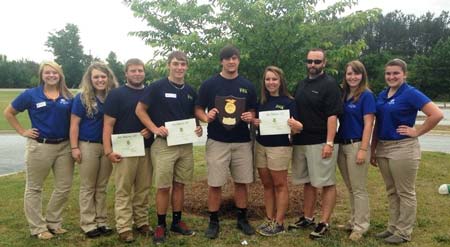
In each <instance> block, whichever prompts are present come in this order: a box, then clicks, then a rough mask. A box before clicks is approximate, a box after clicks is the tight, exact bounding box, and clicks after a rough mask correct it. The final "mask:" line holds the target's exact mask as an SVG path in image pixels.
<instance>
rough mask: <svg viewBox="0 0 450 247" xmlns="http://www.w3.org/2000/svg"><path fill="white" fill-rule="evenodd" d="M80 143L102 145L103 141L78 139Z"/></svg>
mask: <svg viewBox="0 0 450 247" xmlns="http://www.w3.org/2000/svg"><path fill="white" fill-rule="evenodd" d="M80 141H82V142H87V143H100V144H102V143H103V141H101V140H100V141H89V140H83V139H80Z"/></svg>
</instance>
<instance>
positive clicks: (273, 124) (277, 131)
mask: <svg viewBox="0 0 450 247" xmlns="http://www.w3.org/2000/svg"><path fill="white" fill-rule="evenodd" d="M259 120H261V123H260V124H259V133H260V135H262V136H266V135H282V134H289V133H291V128H289V125H288V123H287V122H288V120H289V110H276V111H261V112H259Z"/></svg>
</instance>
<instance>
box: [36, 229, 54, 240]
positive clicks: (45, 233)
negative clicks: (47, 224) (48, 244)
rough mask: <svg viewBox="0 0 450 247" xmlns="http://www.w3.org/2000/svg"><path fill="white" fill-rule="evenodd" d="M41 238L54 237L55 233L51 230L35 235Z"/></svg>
mask: <svg viewBox="0 0 450 247" xmlns="http://www.w3.org/2000/svg"><path fill="white" fill-rule="evenodd" d="M35 236H36V237H37V238H38V239H40V240H49V239H52V238H53V236H54V235H53V234H52V233H51V232H49V231H45V232H41V233H39V234H37V235H35Z"/></svg>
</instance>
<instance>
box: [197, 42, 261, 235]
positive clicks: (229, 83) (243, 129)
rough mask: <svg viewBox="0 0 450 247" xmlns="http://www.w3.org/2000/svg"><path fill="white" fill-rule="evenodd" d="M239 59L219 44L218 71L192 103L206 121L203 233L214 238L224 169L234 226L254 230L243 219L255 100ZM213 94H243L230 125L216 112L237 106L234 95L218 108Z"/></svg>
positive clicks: (232, 50) (231, 110)
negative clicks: (230, 191)
mask: <svg viewBox="0 0 450 247" xmlns="http://www.w3.org/2000/svg"><path fill="white" fill-rule="evenodd" d="M239 62H240V53H239V50H238V49H237V48H236V47H234V46H231V45H229V46H225V47H224V48H222V50H221V52H220V63H221V64H222V71H221V72H220V73H219V74H218V75H215V76H213V77H211V78H209V79H207V80H206V81H204V82H203V83H202V85H201V87H200V89H199V95H198V100H197V103H196V110H195V114H196V116H197V118H198V119H199V120H201V121H203V122H207V123H208V140H207V142H206V155H205V156H206V163H207V166H208V185H209V190H208V211H209V213H210V221H209V226H208V229H207V230H206V232H205V235H206V237H208V238H211V239H214V238H217V236H218V234H219V217H218V211H219V208H220V202H221V193H222V186H223V185H225V183H226V182H227V180H228V173H231V176H232V178H233V182H234V190H235V191H234V193H235V195H234V198H235V204H236V208H237V228H238V229H240V230H241V231H242V232H243V233H244V234H247V235H252V234H254V233H255V231H254V229H253V227H252V226H250V224H249V223H248V220H247V184H249V183H251V182H253V160H252V145H251V142H250V131H249V128H248V124H249V123H250V122H251V121H252V119H253V118H254V116H255V109H256V107H257V102H256V92H255V87H254V85H253V84H252V83H251V82H250V81H248V80H247V79H245V78H244V77H242V76H240V75H239V74H238V67H239ZM217 96H225V98H231V97H235V98H241V99H242V98H243V99H244V101H245V106H244V108H245V109H244V110H243V113H242V114H241V115H238V116H235V118H232V120H233V121H232V123H234V124H235V125H234V127H232V128H231V129H230V128H229V125H228V124H229V122H226V121H225V117H223V118H222V117H220V116H224V115H225V112H227V113H234V112H235V111H236V109H237V108H238V106H237V104H236V105H235V104H234V102H235V101H234V99H235V98H231V100H229V101H228V103H227V104H226V105H225V107H224V108H225V109H223V110H219V106H218V105H216V97H217ZM205 110H208V112H207V113H206V112H205ZM239 118H240V119H239ZM241 120H242V121H241ZM225 125H228V126H225Z"/></svg>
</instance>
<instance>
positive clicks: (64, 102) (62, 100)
mask: <svg viewBox="0 0 450 247" xmlns="http://www.w3.org/2000/svg"><path fill="white" fill-rule="evenodd" d="M59 103H61V104H63V105H68V104H69V101H67V100H66V99H64V98H62V99H60V100H59Z"/></svg>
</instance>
